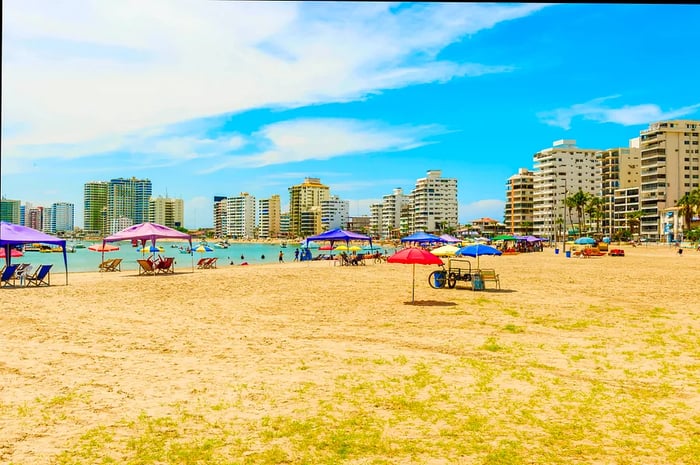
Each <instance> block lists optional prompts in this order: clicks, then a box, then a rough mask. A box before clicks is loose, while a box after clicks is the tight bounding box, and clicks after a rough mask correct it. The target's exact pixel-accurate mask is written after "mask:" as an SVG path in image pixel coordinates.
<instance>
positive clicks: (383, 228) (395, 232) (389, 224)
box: [379, 187, 411, 239]
mask: <svg viewBox="0 0 700 465" xmlns="http://www.w3.org/2000/svg"><path fill="white" fill-rule="evenodd" d="M409 199H410V197H409V196H408V195H406V194H404V193H403V189H401V188H400V187H397V188H395V189H394V192H393V193H391V194H389V195H385V196H384V197H382V214H381V221H380V231H379V237H380V238H381V239H398V238H399V237H400V236H401V229H400V228H401V212H402V211H404V212H405V210H406V209H405V208H404V206H405V205H411V204H410V203H409Z"/></svg>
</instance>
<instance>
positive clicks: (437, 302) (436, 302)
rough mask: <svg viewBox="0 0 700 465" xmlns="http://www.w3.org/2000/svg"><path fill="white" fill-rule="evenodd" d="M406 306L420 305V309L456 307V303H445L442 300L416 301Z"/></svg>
mask: <svg viewBox="0 0 700 465" xmlns="http://www.w3.org/2000/svg"><path fill="white" fill-rule="evenodd" d="M404 304H406V305H418V306H420V307H454V306H455V305H457V304H456V303H454V302H443V301H440V300H416V301H415V302H404Z"/></svg>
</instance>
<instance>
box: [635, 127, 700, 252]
mask: <svg viewBox="0 0 700 465" xmlns="http://www.w3.org/2000/svg"><path fill="white" fill-rule="evenodd" d="M699 132H700V121H698V120H669V121H659V122H656V123H652V124H650V125H649V128H648V129H646V130H643V131H641V133H640V158H641V166H642V168H641V196H640V197H641V198H640V203H641V210H642V211H643V212H644V216H643V217H642V225H641V237H642V238H646V239H651V240H664V241H667V240H674V239H675V233H674V231H673V229H672V228H669V227H668V226H665V225H667V224H671V223H669V221H667V219H666V217H665V216H664V212H670V213H672V212H673V210H672V208H673V207H675V206H676V202H678V200H679V199H680V198H681V197H683V195H684V194H685V193H687V192H690V191H692V190H693V189H696V188H698V186H699V185H700V137H699V135H698V133H699Z"/></svg>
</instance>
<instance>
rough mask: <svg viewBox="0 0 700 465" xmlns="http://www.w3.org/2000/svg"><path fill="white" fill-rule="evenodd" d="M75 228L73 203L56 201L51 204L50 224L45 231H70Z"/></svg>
mask: <svg viewBox="0 0 700 465" xmlns="http://www.w3.org/2000/svg"><path fill="white" fill-rule="evenodd" d="M74 228H75V205H73V204H72V203H69V202H56V203H54V204H53V205H51V225H50V229H49V231H47V232H51V233H60V232H70V231H73V229H74Z"/></svg>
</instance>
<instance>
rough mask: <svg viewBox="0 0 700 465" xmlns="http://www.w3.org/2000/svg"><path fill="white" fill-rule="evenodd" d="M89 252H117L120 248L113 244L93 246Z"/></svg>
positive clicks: (89, 248)
mask: <svg viewBox="0 0 700 465" xmlns="http://www.w3.org/2000/svg"><path fill="white" fill-rule="evenodd" d="M88 250H92V251H94V252H114V251H115V250H119V247H117V246H116V245H111V244H92V245H91V246H90V247H88Z"/></svg>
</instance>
